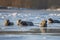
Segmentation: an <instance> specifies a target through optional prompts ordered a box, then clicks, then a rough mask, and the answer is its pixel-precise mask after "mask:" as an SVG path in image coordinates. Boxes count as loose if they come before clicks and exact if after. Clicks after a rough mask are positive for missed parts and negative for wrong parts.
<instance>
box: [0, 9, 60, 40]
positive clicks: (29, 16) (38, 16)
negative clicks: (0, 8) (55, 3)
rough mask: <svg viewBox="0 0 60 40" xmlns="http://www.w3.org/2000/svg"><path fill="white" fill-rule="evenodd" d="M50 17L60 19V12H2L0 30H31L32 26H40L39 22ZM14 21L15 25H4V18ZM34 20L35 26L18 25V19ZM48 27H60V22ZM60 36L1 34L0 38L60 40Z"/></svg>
mask: <svg viewBox="0 0 60 40" xmlns="http://www.w3.org/2000/svg"><path fill="white" fill-rule="evenodd" d="M48 18H53V19H57V20H60V12H59V11H58V12H57V11H45V10H20V12H0V31H29V30H30V29H32V28H39V26H38V25H39V23H40V22H41V21H42V20H43V19H46V20H48ZM5 19H9V20H10V21H11V22H14V26H4V20H5ZM18 19H22V20H24V21H32V22H33V23H34V25H35V26H27V27H22V26H17V25H16V21H17V20H18ZM48 27H50V28H51V27H52V28H60V23H54V24H48ZM59 39H60V36H48V35H0V40H59Z"/></svg>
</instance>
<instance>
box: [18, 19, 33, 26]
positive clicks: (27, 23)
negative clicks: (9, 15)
mask: <svg viewBox="0 0 60 40" xmlns="http://www.w3.org/2000/svg"><path fill="white" fill-rule="evenodd" d="M17 25H20V26H33V23H32V22H28V21H21V20H18V21H17Z"/></svg>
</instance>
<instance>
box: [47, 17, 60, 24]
mask: <svg viewBox="0 0 60 40" xmlns="http://www.w3.org/2000/svg"><path fill="white" fill-rule="evenodd" d="M48 23H60V21H59V20H53V19H52V18H49V19H48Z"/></svg>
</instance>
